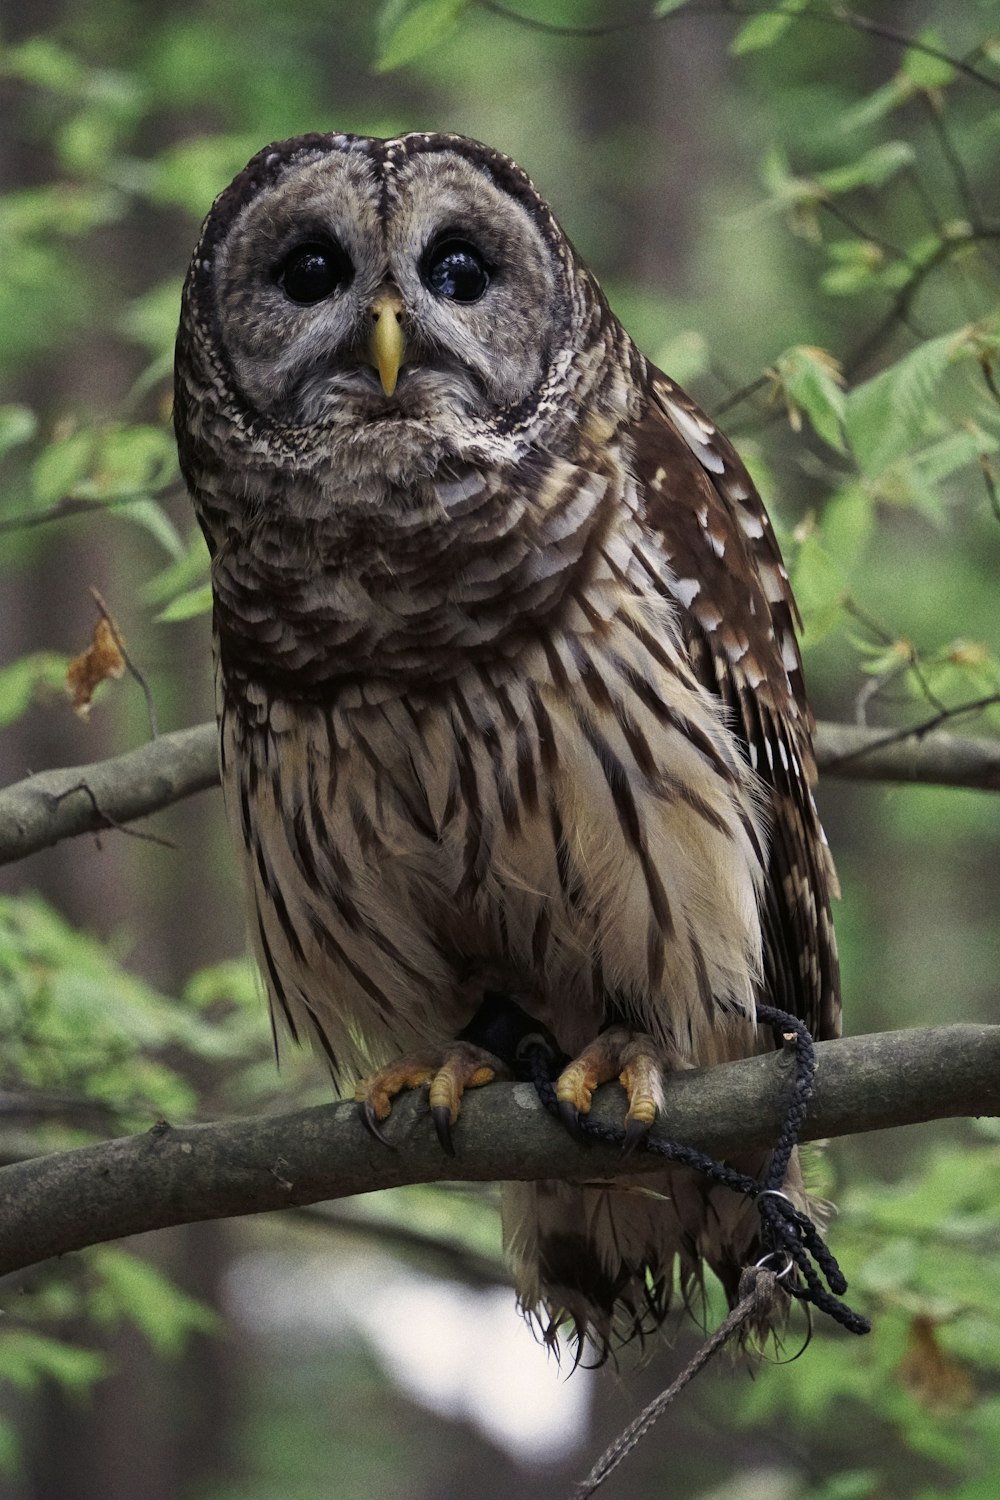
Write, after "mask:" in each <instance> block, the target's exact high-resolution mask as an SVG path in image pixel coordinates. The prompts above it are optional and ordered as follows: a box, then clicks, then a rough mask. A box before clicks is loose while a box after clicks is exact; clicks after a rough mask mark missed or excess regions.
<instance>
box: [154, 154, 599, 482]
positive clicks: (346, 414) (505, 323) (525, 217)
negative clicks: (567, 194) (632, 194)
mask: <svg viewBox="0 0 1000 1500" xmlns="http://www.w3.org/2000/svg"><path fill="white" fill-rule="evenodd" d="M600 302H601V298H600V293H599V291H598V290H597V288H596V286H595V285H594V283H593V282H592V281H591V280H590V278H589V277H588V276H587V275H586V273H585V272H584V271H583V268H582V267H581V266H580V264H579V262H578V261H577V258H576V256H575V254H574V252H573V250H572V247H571V246H570V244H569V242H568V241H567V239H566V238H565V236H564V235H563V234H562V232H561V230H560V229H559V227H558V225H557V224H556V223H555V221H554V219H553V217H552V215H551V213H550V211H549V209H548V208H547V206H546V205H545V203H544V201H543V200H542V199H541V198H540V197H539V195H538V193H537V192H536V191H535V188H534V187H533V185H532V183H531V181H530V180H529V178H528V177H527V176H526V174H525V173H524V172H523V171H522V170H521V169H520V168H519V167H518V166H516V165H515V164H514V163H513V162H511V161H510V160H509V159H508V158H507V157H505V156H502V155H501V154H500V153H499V152H496V151H493V150H491V149H490V148H489V147H486V146H483V145H480V144H479V143H478V142H475V141H470V140H467V139H465V138H463V137H460V136H454V135H424V134H415V135H407V136H403V137H401V138H398V139H395V140H388V141H383V140H376V139H370V138H365V137H359V136H351V135H337V134H331V135H308V136H301V137H298V138H296V139H294V140H290V141H284V142H280V143H278V144H275V145H271V146H268V147H266V148H265V149H264V150H263V151H261V152H259V153H258V154H257V155H256V156H255V157H254V158H253V159H252V161H251V162H250V163H249V164H248V166H247V167H246V168H245V170H244V171H243V172H241V173H240V175H239V176H238V177H237V178H236V179H235V181H234V182H232V183H231V184H230V186H229V187H228V188H226V189H225V191H224V192H223V193H222V194H221V195H220V196H219V198H218V199H217V200H216V202H215V204H214V205H213V208H212V211H211V213H210V214H209V216H208V218H207V220H206V222H205V226H204V230H203V233H202V237H201V240H200V243H199V245H198V248H197V250H196V252H195V255H194V259H193V261H192V264H191V269H190V272H189V275H188V279H187V283H186V286H185V292H184V312H183V317H182V323H181V331H180V336H179V340H178V368H179V371H183V372H184V373H185V375H186V377H187V378H186V380H185V381H184V382H183V385H184V386H185V387H186V388H185V389H182V388H181V386H182V382H181V381H180V380H179V382H178V395H179V407H180V416H182V417H184V418H185V420H186V419H187V416H188V415H189V414H190V401H189V399H188V398H189V397H190V396H191V394H192V393H194V394H195V403H196V404H200V402H201V400H203V399H208V401H209V403H210V404H211V405H218V406H223V407H224V408H225V409H226V411H227V412H229V413H230V414H232V415H234V416H236V417H237V419H238V426H239V428H240V429H241V431H243V432H246V431H248V430H252V431H253V432H256V433H258V434H262V433H265V432H267V433H268V434H269V435H270V436H271V437H272V438H273V437H274V436H275V435H278V437H279V439H280V438H281V436H282V435H284V437H285V438H287V440H288V441H290V442H292V443H293V444H294V445H295V447H296V457H297V461H298V462H299V463H301V461H302V457H303V446H304V445H305V444H306V442H307V437H308V439H309V440H310V441H311V442H312V443H314V444H315V445H316V446H321V447H323V448H324V449H326V450H327V451H328V450H329V448H330V445H331V444H333V445H334V446H338V445H342V446H343V447H345V448H350V449H352V450H354V451H356V452H357V451H358V450H361V449H363V448H365V447H366V446H367V447H368V448H371V447H372V446H375V447H380V446H384V444H380V443H378V442H375V443H374V444H373V434H374V433H375V432H377V431H378V430H379V429H381V430H382V433H383V437H384V434H385V432H387V431H390V430H391V431H392V433H393V442H392V444H391V445H390V446H393V447H395V448H397V449H398V448H400V446H402V447H405V446H406V441H407V435H408V436H409V439H410V440H411V445H412V447H413V450H414V456H415V457H416V455H417V454H418V453H419V455H420V456H421V458H422V459H423V460H424V461H426V458H427V454H428V443H429V441H430V442H431V446H433V439H434V437H435V436H437V437H438V438H440V439H441V440H442V441H444V440H445V439H446V438H447V437H448V435H451V437H453V438H455V437H456V436H457V435H458V434H459V433H463V432H464V434H465V437H466V440H471V439H472V438H473V437H474V435H475V432H476V431H477V429H483V428H486V429H490V430H492V431H497V430H504V429H506V430H510V429H511V428H512V427H514V426H516V425H517V423H518V422H519V421H524V420H525V418H526V417H529V416H530V415H531V414H533V413H535V412H536V411H537V409H538V407H539V405H540V404H544V402H545V397H546V393H547V391H548V390H550V389H553V390H554V389H556V388H559V389H565V384H566V378H567V367H568V363H569V358H570V356H569V355H568V353H567V351H572V350H573V349H575V348H577V347H579V346H580V345H581V344H582V343H583V342H584V341H585V333H586V330H587V328H588V326H589V325H590V323H591V321H592V318H593V313H594V310H595V308H596V307H597V306H598V305H599V303H600ZM199 387H200V388H201V390H200V391H199V389H198V388H199ZM194 420H195V425H197V416H195V418H194ZM218 436H219V434H218V432H216V433H214V437H215V439H216V440H217V439H218Z"/></svg>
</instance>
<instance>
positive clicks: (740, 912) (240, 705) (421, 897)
mask: <svg viewBox="0 0 1000 1500" xmlns="http://www.w3.org/2000/svg"><path fill="white" fill-rule="evenodd" d="M616 472H617V474H618V475H622V474H623V473H626V472H627V470H626V469H623V468H622V466H621V465H618V466H617V467H616ZM532 477H533V481H534V483H533V491H534V495H535V499H534V501H533V504H532V506H529V505H528V503H527V501H526V500H525V501H523V502H522V501H520V500H519V497H518V495H517V493H516V490H514V491H513V492H512V489H511V488H510V487H508V488H507V489H506V491H505V492H504V493H503V494H498V493H497V492H495V491H491V488H490V485H489V482H488V481H487V482H479V481H477V480H476V479H474V478H473V477H471V476H469V475H466V476H464V477H463V476H461V475H459V476H457V477H455V478H453V479H451V480H448V481H446V482H445V484H444V485H442V484H439V485H438V487H437V492H436V494H435V497H434V504H435V505H436V506H437V507H438V508H439V509H440V510H443V511H444V512H445V514H446V515H447V517H448V519H449V521H450V522H451V523H452V530H453V533H456V534H457V535H458V536H459V537H460V539H461V540H460V542H459V544H458V546H457V548H456V547H454V546H453V548H452V550H451V552H450V553H449V552H448V551H447V550H445V549H442V551H441V552H440V553H439V554H438V555H435V553H434V548H433V545H432V546H430V547H429V546H428V542H427V535H426V532H427V530H428V529H429V530H430V531H431V532H433V530H434V528H433V524H432V521H431V519H429V517H428V513H427V511H426V508H425V511H424V515H423V519H420V518H418V519H417V521H416V522H415V525H414V533H415V536H417V537H419V539H420V544H419V545H414V547H413V549H412V552H408V551H407V549H406V547H405V546H403V545H401V544H400V543H399V535H398V532H397V534H396V536H395V541H396V548H395V552H394V553H393V561H394V565H395V567H394V569H389V568H386V569H384V571H382V572H381V573H380V572H379V571H378V566H377V562H376V560H375V557H374V552H373V554H372V556H371V557H369V558H368V559H367V560H366V562H365V564H364V565H362V567H361V568H359V570H358V572H357V573H356V574H355V576H354V577H353V578H351V577H349V576H346V575H345V576H343V577H341V578H339V579H336V580H334V581H333V582H332V583H331V580H330V579H328V578H327V579H324V578H323V577H322V576H319V577H317V578H316V579H315V580H314V581H312V582H310V579H309V578H308V577H303V578H301V579H300V580H299V582H298V585H297V587H298V588H299V590H300V591H301V592H300V593H298V594H297V595H296V596H295V598H296V605H297V607H298V608H301V609H303V610H305V609H307V608H310V607H311V608H313V609H318V613H317V614H316V615H315V616H314V617H313V621H314V627H315V628H314V632H313V640H314V643H315V646H316V656H315V658H314V661H312V662H308V661H306V658H305V657H297V656H295V655H294V649H293V648H301V638H302V635H303V632H302V630H301V629H300V628H297V629H296V630H295V631H294V632H293V634H292V637H291V644H290V646H289V650H290V651H291V652H292V655H291V656H289V657H287V658H282V636H281V633H280V629H279V625H280V621H276V620H275V618H274V615H273V612H272V615H271V616H270V618H269V617H268V616H266V615H265V614H264V613H263V612H262V614H261V618H260V621H259V622H258V621H251V622H249V623H250V624H251V625H252V626H253V627H254V630H255V632H256V634H255V635H254V636H253V640H254V641H255V642H256V644H255V645H254V646H253V648H252V650H251V652H250V653H249V660H248V659H247V652H246V643H245V640H241V643H240V655H239V657H238V666H236V667H234V666H233V664H232V657H231V655H230V657H229V659H228V660H227V642H226V638H225V634H224V633H223V637H222V641H221V651H220V718H221V725H222V754H223V770H224V778H223V779H224V786H225V789H226V803H227V810H228V815H229V817H230V820H231V822H232V823H233V825H234V831H235V833H236V835H237V844H238V847H239V848H240V849H241V850H242V858H243V860H244V864H245V870H244V874H245V882H244V883H245V887H246V889H247V891H248V894H249V900H250V908H251V909H250V920H251V929H252V933H253V937H254V942H255V945H256V947H257V951H258V957H259V958H260V961H261V967H262V970H263V972H264V974H265V975H266V976H267V981H268V986H269V990H270V993H271V1001H272V1006H273V1009H274V1012H275V1014H276V1015H277V1016H278V1017H279V1018H282V1019H283V1021H284V1023H285V1024H286V1026H288V1027H289V1028H290V1029H291V1030H292V1031H293V1033H295V1034H297V1035H298V1034H302V1033H303V1032H304V1033H305V1034H306V1035H308V1036H311V1037H312V1038H313V1039H314V1040H315V1041H317V1042H318V1043H319V1044H321V1045H322V1046H323V1047H324V1049H325V1050H326V1051H327V1052H328V1054H330V1057H331V1061H332V1062H333V1064H334V1067H335V1070H336V1069H339V1070H342V1071H343V1072H344V1073H345V1074H351V1073H352V1072H353V1071H355V1070H356V1069H357V1068H358V1067H359V1066H363V1065H366V1064H367V1062H369V1061H370V1060H372V1059H375V1060H378V1059H379V1058H382V1057H385V1056H388V1055H389V1054H391V1052H393V1051H394V1050H396V1049H398V1048H399V1047H400V1046H408V1045H413V1044H414V1043H416V1042H418V1041H421V1040H426V1039H428V1038H431V1039H434V1040H440V1039H442V1037H443V1036H445V1035H447V1034H448V1032H449V1031H450V1030H451V1031H453V1030H455V1029H458V1028H460V1027H461V1026H462V1025H464V1024H465V1022H466V1021H467V1020H468V1018H469V1016H470V1015H471V1013H472V1011H473V1010H474V1009H475V1006H476V1004H477V1003H478V1000H479V998H481V995H482V990H483V987H484V985H493V986H501V987H504V988H506V989H508V990H510V991H512V992H514V993H517V994H519V995H521V996H522V997H523V998H524V1001H525V1003H526V1004H527V1005H528V1007H529V1008H530V1009H532V1011H533V1012H534V1013H536V1014H538V1015H539V1016H540V1018H541V1019H543V1020H545V1021H546V1022H547V1023H548V1024H549V1025H550V1026H551V1027H552V1029H553V1030H554V1031H555V1033H556V1035H557V1037H558V1038H559V1040H560V1042H561V1044H562V1046H563V1047H564V1048H565V1049H566V1050H567V1051H568V1052H573V1051H575V1050H576V1049H578V1048H579V1047H581V1046H582V1045H584V1044H585V1043H586V1041H587V1040H589V1039H590V1037H592V1036H593V1034H594V1032H595V1030H596V1029H597V1028H598V1027H599V1026H600V1025H601V1023H602V1019H603V1018H604V1017H605V1015H607V1014H608V1013H609V1012H610V1011H614V1012H615V1013H618V1014H624V1015H625V1016H627V1017H628V1018H629V1019H630V1020H631V1021H633V1022H634V1023H635V1024H637V1025H640V1026H642V1027H644V1028H645V1029H648V1030H650V1031H651V1032H653V1034H654V1035H657V1036H658V1037H659V1038H661V1040H662V1041H663V1042H664V1044H665V1045H666V1046H667V1047H668V1049H670V1050H671V1051H672V1052H673V1054H674V1055H675V1056H676V1058H677V1061H678V1062H679V1063H683V1062H688V1063H692V1062H695V1063H700V1062H710V1061H714V1060H717V1059H719V1058H722V1057H725V1056H727V1055H728V1053H729V1051H730V1050H733V1051H740V1050H745V1047H746V1026H747V1018H748V1017H752V1015H753V1006H754V997H755V993H756V988H757V985H758V983H759V979H760V972H761V929H760V919H759V914H758V904H759V898H760V889H761V883H762V879H763V868H764V864H765V853H764V847H763V846H764V841H765V836H766V835H765V829H764V827H763V819H762V816H761V813H760V809H759V805H758V799H757V793H756V785H755V782H754V778H753V776H752V774H751V773H750V771H749V769H748V768H747V767H746V765H745V762H744V761H743V759H742V758H741V756H740V755H739V752H738V750H737V748H736V744H735V741H734V739H733V737H732V736H731V734H730V733H729V730H728V729H727V727H726V725H725V723H724V720H723V716H722V712H721V710H720V708H719V706H718V703H717V700H715V699H714V698H713V697H712V696H711V695H709V694H708V693H706V692H705V691H704V690H703V689H701V688H700V687H699V686H698V684H697V683H696V681H695V679H694V677H693V676H692V674H691V671H690V667H689V664H688V661H687V657H686V653H685V650H684V647H683V644H682V639H681V635H680V632H679V630H678V627H677V623H676V620H675V617H674V609H673V606H672V604H671V603H670V602H669V600H668V598H667V597H666V589H665V587H664V579H663V576H661V575H662V574H663V570H664V568H665V565H664V564H663V563H662V559H658V558H656V557H655V556H650V555H649V553H648V542H647V541H646V540H645V539H644V536H643V533H642V531H641V528H640V527H638V526H637V525H635V524H633V521H634V496H632V495H631V493H630V491H629V485H628V481H627V479H626V480H625V481H624V482H623V481H622V480H620V479H619V480H617V481H614V480H613V479H612V478H611V467H610V466H607V467H605V466H602V465H597V466H596V467H590V468H588V469H587V470H586V471H585V472H584V473H581V471H579V470H577V469H576V468H575V466H574V465H572V464H570V463H568V462H565V463H561V462H559V461H556V460H551V461H550V463H549V465H548V468H547V472H546V474H545V475H544V480H543V482H542V483H541V484H539V475H538V474H535V475H534V476H532ZM414 514H416V510H415V511H414ZM630 518H632V519H630ZM498 527H499V528H500V530H499V532H498V530H497V528H498ZM504 527H505V528H506V529H503V528H504ZM422 532H423V534H421V533H422ZM477 539H481V540H482V545H481V546H479V545H477ZM265 555H266V554H262V553H261V551H260V547H259V542H258V543H255V547H254V556H255V557H257V558H260V557H262V556H265ZM365 567H368V568H369V569H370V573H369V575H368V577H366V576H365V573H364V568H365ZM658 570H659V572H658ZM224 576H225V574H224V569H222V570H219V569H217V574H216V587H217V592H218V595H219V598H220V600H221V601H222V602H223V607H224V606H225V599H226V592H225V585H224ZM376 578H378V580H379V586H375V585H374V583H373V582H372V581H371V580H374V579H376ZM324 589H326V591H327V592H326V594H325V595H322V597H323V598H324V600H325V604H324V606H323V607H322V608H319V600H320V597H321V594H322V590H324ZM338 590H339V593H338V592H337V591H338ZM352 590H353V592H352ZM243 607H244V608H245V606H243ZM352 631H353V634H352ZM265 648H266V650H267V651H271V652H272V653H276V656H275V655H274V654H272V655H271V656H270V657H268V658H267V659H268V660H269V661H270V662H272V663H273V662H274V660H275V659H276V658H277V659H279V660H282V661H290V662H291V663H292V666H293V669H294V670H299V671H304V672H305V674H306V677H305V679H301V680H305V681H306V682H307V685H308V686H309V688H310V691H308V692H306V693H305V694H304V695H302V694H300V693H299V692H297V691H293V692H291V693H290V694H288V696H287V698H286V697H283V694H282V692H281V690H280V689H279V690H277V691H276V690H275V687H274V684H273V681H272V682H268V681H266V680H264V678H262V679H260V680H258V679H257V676H256V673H255V671H254V668H255V666H256V662H255V659H254V656H253V651H258V652H261V653H263V652H264V651H265ZM320 648H322V653H321V649H320ZM321 654H322V659H323V660H324V661H325V662H326V664H327V671H329V663H330V661H331V660H334V661H336V662H337V663H338V665H339V668H340V671H341V674H342V675H341V678H340V679H339V681H338V682H337V683H336V684H335V685H327V686H326V687H325V688H324V687H323V685H322V683H321V682H320V680H319V678H318V677H317V678H313V679H312V681H311V682H309V673H310V672H312V671H313V670H314V669H315V663H317V662H318V661H319V660H320V659H321ZM234 671H235V672H236V673H237V674H238V678H239V690H238V691H236V692H234V691H231V690H230V689H231V688H232V686H233V681H234V678H233V673H234ZM267 675H268V674H265V677H266V676H267ZM293 680H294V677H293ZM362 1038H363V1041H362Z"/></svg>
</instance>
